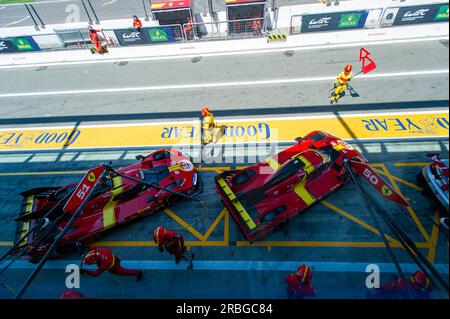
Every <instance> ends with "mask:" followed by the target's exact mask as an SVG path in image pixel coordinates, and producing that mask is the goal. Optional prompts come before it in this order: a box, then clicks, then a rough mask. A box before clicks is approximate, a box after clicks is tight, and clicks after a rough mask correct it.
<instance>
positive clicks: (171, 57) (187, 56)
mask: <svg viewBox="0 0 450 319" xmlns="http://www.w3.org/2000/svg"><path fill="white" fill-rule="evenodd" d="M448 39H449V37H448V35H447V36H439V37H430V38H418V39H404V40H387V41H383V40H380V41H367V42H358V43H355V42H352V43H343V44H327V45H316V46H293V47H282V48H273V49H257V50H255V49H249V50H243V51H228V52H210V53H195V54H185V55H184V54H183V55H181V54H180V55H167V54H166V55H163V56H155V57H136V58H132V57H122V58H116V59H109V58H108V57H105V58H104V59H102V57H99V58H98V59H96V60H90V59H89V60H85V61H73V62H55V63H52V62H48V63H33V64H22V65H3V66H0V69H19V68H35V67H41V66H66V65H80V64H97V63H116V62H120V61H128V62H137V61H159V60H175V59H190V58H194V57H221V56H232V55H251V54H263V53H276V52H284V51H287V50H289V51H307V50H322V49H337V48H350V47H360V46H368V45H370V46H376V45H385V44H400V43H414V42H427V41H438V40H448ZM190 45H192V44H190ZM124 49H125V48H119V49H117V50H124ZM179 49H180V50H182V49H183V48H179Z"/></svg>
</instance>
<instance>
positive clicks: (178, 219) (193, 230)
mask: <svg viewBox="0 0 450 319" xmlns="http://www.w3.org/2000/svg"><path fill="white" fill-rule="evenodd" d="M163 211H164V213H166V214H167V215H169V216H170V217H172V219H174V220H175V221H176V222H177V223H178V224H180V225H181V226H183V227H184V228H185V229H186V230H187V231H188V232H190V233H191V234H192V235H194V236H195V237H197V238H198V239H199V240H200V241H205V236H203V235H202V234H200V233H199V232H198V231H197V230H196V229H195V228H194V227H192V226H191V225H189V224H188V223H187V222H185V221H184V220H183V219H182V218H181V217H180V216H178V215H177V214H175V213H174V212H173V211H171V210H170V209H168V208H166V209H164V210H163Z"/></svg>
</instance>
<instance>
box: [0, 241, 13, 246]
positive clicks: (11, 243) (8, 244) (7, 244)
mask: <svg viewBox="0 0 450 319" xmlns="http://www.w3.org/2000/svg"><path fill="white" fill-rule="evenodd" d="M12 245H14V243H13V242H12V241H0V247H9V246H12Z"/></svg>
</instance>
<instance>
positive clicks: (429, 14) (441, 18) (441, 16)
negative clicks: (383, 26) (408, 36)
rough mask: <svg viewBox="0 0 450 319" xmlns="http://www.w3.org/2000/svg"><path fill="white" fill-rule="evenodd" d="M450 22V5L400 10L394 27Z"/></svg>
mask: <svg viewBox="0 0 450 319" xmlns="http://www.w3.org/2000/svg"><path fill="white" fill-rule="evenodd" d="M432 22H448V3H446V4H444V3H441V4H432V5H421V6H412V7H401V8H398V12H397V14H396V15H395V19H394V21H393V24H394V25H406V24H419V23H432Z"/></svg>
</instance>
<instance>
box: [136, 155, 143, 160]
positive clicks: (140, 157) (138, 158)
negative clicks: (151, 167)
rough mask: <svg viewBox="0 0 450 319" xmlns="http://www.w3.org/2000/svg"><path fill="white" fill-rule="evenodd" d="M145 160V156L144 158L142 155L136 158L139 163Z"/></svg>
mask: <svg viewBox="0 0 450 319" xmlns="http://www.w3.org/2000/svg"><path fill="white" fill-rule="evenodd" d="M144 158H145V156H142V155H138V156H136V159H137V160H138V161H140V160H143V159H144Z"/></svg>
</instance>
